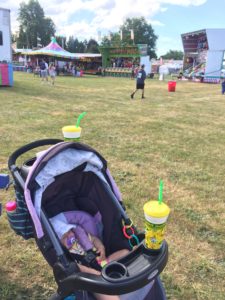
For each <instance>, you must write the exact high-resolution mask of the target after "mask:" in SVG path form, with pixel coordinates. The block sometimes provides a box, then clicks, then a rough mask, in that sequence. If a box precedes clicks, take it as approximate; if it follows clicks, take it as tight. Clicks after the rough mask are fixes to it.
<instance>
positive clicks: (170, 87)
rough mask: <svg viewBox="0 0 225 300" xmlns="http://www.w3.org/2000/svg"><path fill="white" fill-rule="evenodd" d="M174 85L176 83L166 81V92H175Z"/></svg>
mask: <svg viewBox="0 0 225 300" xmlns="http://www.w3.org/2000/svg"><path fill="white" fill-rule="evenodd" d="M176 84H177V82H176V81H168V92H175V90H176Z"/></svg>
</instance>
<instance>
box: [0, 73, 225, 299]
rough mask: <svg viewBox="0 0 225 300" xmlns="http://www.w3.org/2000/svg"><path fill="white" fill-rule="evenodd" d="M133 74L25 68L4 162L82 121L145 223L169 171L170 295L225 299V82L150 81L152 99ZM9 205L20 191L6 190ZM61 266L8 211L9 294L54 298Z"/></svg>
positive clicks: (11, 91) (8, 118)
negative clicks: (171, 86) (170, 84)
mask: <svg viewBox="0 0 225 300" xmlns="http://www.w3.org/2000/svg"><path fill="white" fill-rule="evenodd" d="M134 85H135V83H134V81H132V80H130V79H125V78H100V77H99V78H97V77H91V76H90V77H84V78H67V77H60V78H57V80H56V85H55V86H51V85H46V84H41V83H40V80H39V78H37V77H35V78H34V77H33V75H30V74H23V73H16V74H15V85H14V87H12V88H2V87H1V88H0V103H1V112H0V137H1V151H0V169H1V171H0V172H1V173H7V172H8V170H7V160H8V157H9V155H10V154H11V153H12V152H13V151H14V150H15V149H17V148H18V147H20V146H21V145H24V144H26V143H29V142H31V141H34V140H37V139H43V138H61V127H62V126H64V125H69V124H71V123H75V121H76V118H77V116H78V115H79V114H80V113H81V112H83V111H86V112H87V115H86V116H85V118H84V119H83V120H82V123H81V126H82V127H83V137H82V141H83V142H84V143H87V144H89V145H91V146H92V147H94V148H95V149H96V150H97V151H99V152H100V153H101V154H102V155H103V156H104V157H105V158H106V159H107V161H108V165H109V168H110V170H111V173H112V174H113V176H114V178H115V180H116V182H117V184H118V186H119V188H120V190H121V192H122V195H123V200H124V203H125V205H126V206H127V210H128V213H129V215H130V216H131V217H132V219H133V221H134V223H135V224H136V225H137V226H138V228H140V229H142V228H143V209H142V207H143V204H144V203H145V202H146V201H148V200H149V199H156V198H157V195H158V184H159V180H160V179H163V181H164V200H165V202H166V203H167V204H168V205H169V206H170V208H171V216H170V219H169V222H168V226H167V235H166V239H167V241H168V243H169V253H170V254H169V262H168V265H167V267H166V269H165V270H164V272H163V273H162V276H161V278H162V281H163V283H164V285H165V290H166V294H167V297H168V299H171V300H181V299H182V300H195V299H196V300H224V299H225V296H224V295H225V281H224V278H225V252H224V249H225V239H224V237H225V206H224V199H225V184H224V181H225V168H224V166H225V151H224V149H225V97H224V96H222V95H221V92H220V86H219V85H210V84H199V83H190V82H178V83H177V89H176V92H175V93H168V91H167V82H166V81H163V82H162V81H158V80H150V79H148V80H147V81H146V99H145V100H144V101H141V100H140V94H138V95H137V96H136V97H135V100H131V99H130V93H131V92H132V90H133V89H134ZM0 193H1V196H0V201H1V202H2V204H3V205H4V204H5V203H6V201H7V200H9V199H13V197H14V193H13V190H12V189H10V190H9V191H7V192H6V191H4V190H1V191H0ZM55 289H56V284H55V283H54V279H53V275H52V271H51V269H50V268H49V266H48V265H47V263H46V262H45V260H44V259H43V258H42V256H41V254H40V252H39V251H38V250H37V247H36V245H35V243H34V242H33V241H32V240H28V241H24V240H22V238H20V237H18V236H16V235H15V234H14V233H13V232H12V230H11V229H10V228H9V225H8V223H7V220H6V215H5V212H4V211H3V215H2V217H1V218H0V299H1V300H6V299H7V300H16V299H18V300H19V299H32V300H35V299H40V300H45V299H48V296H49V295H51V294H52V293H53V292H54V291H55Z"/></svg>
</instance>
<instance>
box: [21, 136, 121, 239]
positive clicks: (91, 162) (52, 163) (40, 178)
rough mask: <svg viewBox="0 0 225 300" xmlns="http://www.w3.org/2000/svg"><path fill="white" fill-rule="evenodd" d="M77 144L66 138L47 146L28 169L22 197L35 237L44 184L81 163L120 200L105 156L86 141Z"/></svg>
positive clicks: (38, 230)
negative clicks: (79, 144) (33, 227)
mask: <svg viewBox="0 0 225 300" xmlns="http://www.w3.org/2000/svg"><path fill="white" fill-rule="evenodd" d="M77 145H78V144H74V143H68V142H66V143H60V144H57V145H55V146H53V147H51V148H50V149H48V150H47V151H44V152H42V153H41V154H40V155H38V158H37V160H36V161H35V163H34V164H33V166H32V168H31V170H30V171H29V175H28V177H27V180H26V184H25V199H26V203H27V206H28V209H29V211H30V215H31V217H32V219H33V222H34V226H35V230H36V234H37V238H41V237H42V236H43V229H42V225H41V222H40V219H39V217H40V209H41V205H42V196H43V193H44V192H45V190H46V189H47V188H48V186H50V185H51V184H53V183H54V181H55V178H56V177H57V176H59V175H61V174H65V173H67V172H70V171H72V170H73V169H75V168H77V167H79V166H81V165H83V166H84V168H83V172H92V173H94V174H95V175H97V176H98V178H99V179H100V180H102V181H103V182H104V183H105V184H107V185H108V186H109V188H112V189H113V192H114V194H115V197H116V198H117V199H118V200H121V194H120V192H119V189H118V187H117V186H116V183H115V181H114V180H113V178H112V176H111V174H110V172H109V170H108V169H107V163H106V161H105V159H104V158H103V157H101V156H100V155H99V154H98V153H97V152H95V151H93V150H92V149H90V148H89V147H87V146H86V145H85V146H84V145H83V146H82V148H83V149H82V150H81V149H75V148H74V146H76V147H77ZM78 148H81V147H78ZM34 187H35V192H34V195H33V199H32V197H31V194H32V193H31V191H30V190H31V189H33V188H34Z"/></svg>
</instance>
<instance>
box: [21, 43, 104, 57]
mask: <svg viewBox="0 0 225 300" xmlns="http://www.w3.org/2000/svg"><path fill="white" fill-rule="evenodd" d="M21 54H23V55H34V56H38V55H43V56H52V57H58V58H68V59H80V58H84V57H101V54H95V53H70V52H68V51H66V50H64V49H63V48H62V47H60V46H59V44H58V43H57V42H56V39H55V38H52V41H51V43H50V44H48V46H46V47H44V48H41V49H38V50H31V51H26V52H22V53H21Z"/></svg>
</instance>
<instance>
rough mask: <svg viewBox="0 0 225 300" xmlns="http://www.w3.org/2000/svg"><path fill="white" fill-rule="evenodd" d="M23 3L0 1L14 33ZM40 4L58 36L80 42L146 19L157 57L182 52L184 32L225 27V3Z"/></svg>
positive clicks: (123, 0)
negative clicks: (153, 35)
mask: <svg viewBox="0 0 225 300" xmlns="http://www.w3.org/2000/svg"><path fill="white" fill-rule="evenodd" d="M21 2H22V1H21V0H7V1H5V0H0V7H3V8H8V9H10V10H11V21H12V31H13V32H16V31H17V30H18V22H17V20H16V19H17V15H18V8H19V4H20V3H21ZM24 2H26V3H27V2H28V0H25V1H24ZM39 3H40V5H41V6H42V8H43V9H44V12H45V15H46V16H47V17H50V18H52V20H53V21H54V23H55V25H56V30H57V35H59V34H60V35H64V36H67V37H68V36H74V37H76V38H78V39H79V40H83V39H90V38H95V39H96V40H98V32H101V35H102V36H103V35H108V34H109V32H110V31H111V32H117V31H118V30H119V26H120V25H121V24H122V23H123V22H124V20H125V19H126V18H127V17H129V18H132V17H141V16H143V17H144V18H145V19H146V21H147V22H148V23H150V24H151V25H152V27H153V29H154V31H155V33H156V35H158V37H159V38H158V41H157V51H156V52H157V55H158V56H160V55H163V54H165V53H166V52H168V51H169V50H170V49H171V50H183V48H182V43H181V34H182V33H186V32H190V31H195V30H200V29H204V28H225V0H48V1H46V0H39ZM134 34H135V33H134ZM224 38H225V37H224Z"/></svg>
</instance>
